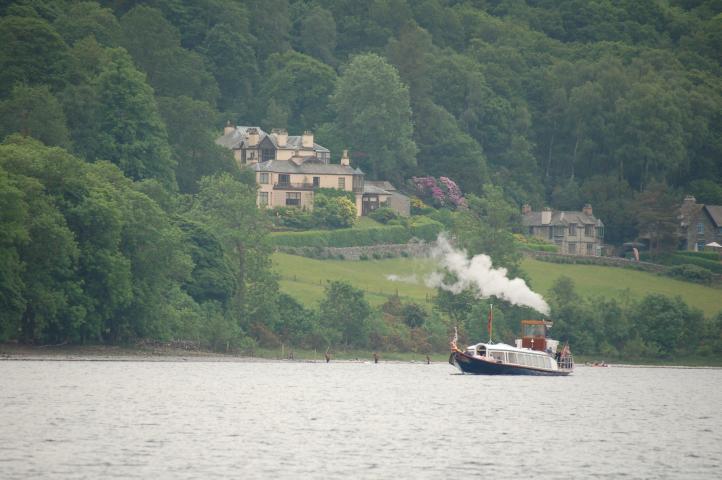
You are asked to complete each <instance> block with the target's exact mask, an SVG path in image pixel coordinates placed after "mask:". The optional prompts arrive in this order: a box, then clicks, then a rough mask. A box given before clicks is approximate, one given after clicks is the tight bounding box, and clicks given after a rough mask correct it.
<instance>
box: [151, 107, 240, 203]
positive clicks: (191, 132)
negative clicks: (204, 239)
mask: <svg viewBox="0 0 722 480" xmlns="http://www.w3.org/2000/svg"><path fill="white" fill-rule="evenodd" d="M158 109H159V110H160V113H161V115H162V116H163V120H164V121H165V125H166V127H167V129H168V141H169V143H170V145H171V146H172V148H171V150H172V152H173V160H174V161H175V164H176V165H177V166H176V170H175V176H176V180H177V181H178V187H179V189H180V191H181V192H183V193H193V192H196V191H198V180H200V179H201V177H204V176H207V175H213V174H214V173H218V172H223V171H231V169H234V168H235V162H234V160H233V155H232V154H231V152H230V151H229V150H228V149H226V148H222V147H220V146H218V145H216V144H215V141H214V140H215V136H216V133H215V131H214V130H213V129H212V125H213V124H214V122H215V121H216V119H217V118H218V112H216V111H215V110H214V109H213V108H212V107H211V106H210V105H209V104H207V103H206V102H202V101H199V100H193V99H192V98H189V97H186V96H180V97H159V98H158Z"/></svg>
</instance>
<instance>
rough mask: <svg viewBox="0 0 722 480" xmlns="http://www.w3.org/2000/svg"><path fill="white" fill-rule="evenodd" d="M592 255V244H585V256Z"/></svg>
mask: <svg viewBox="0 0 722 480" xmlns="http://www.w3.org/2000/svg"><path fill="white" fill-rule="evenodd" d="M593 254H594V244H593V243H587V255H593Z"/></svg>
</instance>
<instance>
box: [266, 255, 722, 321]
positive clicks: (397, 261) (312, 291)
mask: <svg viewBox="0 0 722 480" xmlns="http://www.w3.org/2000/svg"><path fill="white" fill-rule="evenodd" d="M273 263H274V266H275V270H276V272H277V273H278V274H279V275H280V276H281V288H282V290H283V291H285V292H287V293H289V294H290V295H293V296H294V297H296V298H297V299H298V300H300V301H301V302H303V303H304V304H305V305H306V306H309V307H315V306H317V305H318V301H319V300H320V299H321V297H322V296H323V288H324V285H325V283H326V281H327V280H346V281H348V282H350V283H352V284H353V285H355V286H356V287H357V288H361V289H362V290H364V292H365V293H366V298H367V299H368V301H369V302H370V303H371V304H372V305H380V304H382V303H384V302H385V301H386V299H387V298H388V297H389V296H390V295H394V294H396V293H398V295H399V296H401V297H402V298H405V299H408V300H413V301H415V302H419V303H424V302H426V301H428V299H430V298H431V297H432V296H433V295H434V293H435V291H434V289H431V288H428V287H426V286H425V285H424V284H423V278H424V276H425V275H426V274H428V273H429V272H431V271H432V270H433V269H434V265H433V263H432V262H431V261H430V260H419V259H412V258H394V259H388V260H369V261H362V262H353V261H344V260H314V259H310V258H305V257H299V256H295V255H287V254H283V253H276V254H274V255H273ZM522 266H523V268H524V270H525V271H526V272H528V274H529V277H530V278H531V283H532V287H533V288H534V289H535V290H537V291H539V292H540V293H542V294H545V293H546V292H547V291H548V290H549V288H550V287H551V286H552V284H553V283H554V281H555V280H556V279H557V278H559V277H560V276H562V275H566V276H568V277H570V278H571V279H572V280H573V281H574V283H575V284H576V287H577V290H578V292H579V293H580V294H582V295H585V296H589V295H601V296H605V297H617V296H619V295H622V294H624V293H625V292H626V291H628V292H629V294H630V295H631V296H632V297H636V298H641V297H643V296H645V295H647V294H649V293H662V294H664V295H668V296H675V295H680V296H681V297H682V298H683V299H684V301H685V302H686V303H687V304H688V305H690V306H693V307H695V308H699V309H700V310H702V311H703V312H704V313H705V315H707V316H712V315H716V314H717V313H718V312H719V311H721V310H722V289H719V288H711V287H705V286H701V285H697V284H694V283H689V282H682V281H679V280H675V279H672V278H669V277H663V276H659V275H654V274H650V273H645V272H638V271H636V270H629V269H623V268H614V267H602V266H594V265H567V264H556V263H548V262H540V261H537V260H533V259H525V260H524V262H523V264H522ZM389 275H397V276H398V277H401V278H402V279H406V280H409V281H392V280H390V279H389V278H388V276H389ZM411 280H416V282H415V283H414V282H412V281H411Z"/></svg>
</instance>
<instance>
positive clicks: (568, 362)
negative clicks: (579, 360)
mask: <svg viewBox="0 0 722 480" xmlns="http://www.w3.org/2000/svg"><path fill="white" fill-rule="evenodd" d="M557 365H558V366H559V368H560V369H562V370H572V369H573V368H574V357H573V356H572V355H571V354H569V355H565V356H563V357H560V358H559V360H557Z"/></svg>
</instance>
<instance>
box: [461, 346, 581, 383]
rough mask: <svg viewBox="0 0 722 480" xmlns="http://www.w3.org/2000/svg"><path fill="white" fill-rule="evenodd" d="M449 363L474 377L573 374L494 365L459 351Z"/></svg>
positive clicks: (520, 366)
mask: <svg viewBox="0 0 722 480" xmlns="http://www.w3.org/2000/svg"><path fill="white" fill-rule="evenodd" d="M449 363H450V364H452V365H454V366H455V367H456V368H458V369H459V370H460V371H461V372H462V373H469V374H473V375H536V376H553V377H560V376H566V375H569V374H570V373H572V372H571V370H547V369H544V368H534V367H525V366H522V365H509V364H504V363H494V362H490V361H486V360H480V359H478V358H474V357H472V356H470V355H466V354H465V353H463V352H459V351H455V352H451V356H450V357H449Z"/></svg>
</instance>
